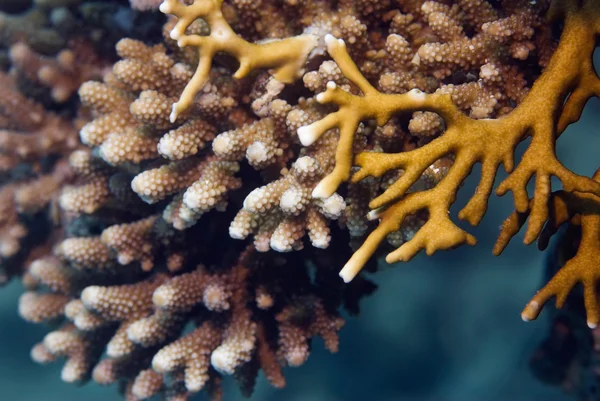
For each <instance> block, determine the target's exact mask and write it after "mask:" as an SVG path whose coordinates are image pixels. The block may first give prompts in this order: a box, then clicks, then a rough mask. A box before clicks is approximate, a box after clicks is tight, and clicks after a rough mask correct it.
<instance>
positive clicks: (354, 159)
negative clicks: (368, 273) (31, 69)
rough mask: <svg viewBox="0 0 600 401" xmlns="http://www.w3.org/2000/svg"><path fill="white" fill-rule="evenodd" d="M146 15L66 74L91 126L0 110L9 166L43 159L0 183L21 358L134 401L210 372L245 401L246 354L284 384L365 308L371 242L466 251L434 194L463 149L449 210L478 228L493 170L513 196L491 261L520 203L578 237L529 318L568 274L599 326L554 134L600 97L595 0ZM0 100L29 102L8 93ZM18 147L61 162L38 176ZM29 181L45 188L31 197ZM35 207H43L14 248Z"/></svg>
mask: <svg viewBox="0 0 600 401" xmlns="http://www.w3.org/2000/svg"><path fill="white" fill-rule="evenodd" d="M156 3H157V2H155V1H152V2H143V1H142V2H132V4H133V5H134V6H136V7H138V8H141V9H146V8H152V7H156V6H157V4H156ZM160 10H161V11H162V12H163V13H165V14H167V15H168V20H167V22H166V24H165V26H164V32H163V34H164V40H163V41H162V43H159V44H155V45H152V46H151V45H148V44H144V43H142V42H140V41H137V40H133V39H122V40H121V41H120V42H119V43H118V44H117V46H116V50H117V54H118V56H119V57H120V58H121V60H120V61H118V62H117V63H115V64H114V65H113V67H112V70H111V71H106V70H104V69H101V70H100V69H99V70H93V71H91V72H92V74H91V76H97V75H101V76H102V81H89V82H86V83H83V84H81V85H79V83H80V82H81V80H82V79H83V78H82V77H86V78H85V79H89V78H87V77H89V76H90V75H87V74H83V73H79V72H77V71H73V72H72V75H73V78H72V79H73V82H75V83H69V82H67V83H66V84H65V85H61V88H64V90H62V91H60V93H59V94H64V96H59V97H56V96H55V98H54V100H55V101H56V102H58V101H59V100H60V101H62V100H64V99H63V98H67V97H69V95H70V93H71V92H72V91H73V88H75V87H77V86H79V90H78V93H79V98H80V100H81V104H77V106H76V109H79V110H78V111H79V112H80V115H81V116H82V119H83V120H85V121H86V123H85V125H83V124H79V122H80V121H78V122H77V124H75V123H70V122H69V121H65V120H63V119H62V118H59V117H57V116H55V115H54V114H51V113H45V112H44V110H43V107H42V106H40V105H37V104H33V103H32V104H31V106H30V109H31V110H32V113H29V114H28V115H26V116H22V115H20V114H19V113H13V112H12V110H13V109H11V107H14V102H11V101H6V102H0V107H1V108H2V110H1V111H2V116H1V119H0V123H1V124H2V126H3V128H5V131H3V132H1V134H2V135H0V139H2V138H4V139H2V143H0V145H2V146H0V148H1V149H0V150H2V155H3V158H2V162H3V165H4V164H6V165H7V166H9V167H10V166H13V165H14V163H17V162H21V163H25V164H27V163H29V164H28V165H30V166H31V168H32V169H33V170H34V171H35V173H36V174H35V175H34V177H33V178H31V177H26V179H23V180H21V179H20V177H8V178H7V179H6V180H3V181H2V185H3V186H2V189H1V192H0V194H1V195H2V196H3V197H6V199H9V200H10V199H15V201H14V202H12V203H11V202H9V203H7V205H8V207H7V208H6V210H3V214H2V215H3V216H4V215H6V216H5V218H4V219H3V222H2V224H3V225H4V227H6V229H5V230H4V231H5V233H3V235H2V238H0V241H1V242H0V245H1V246H0V256H2V258H3V259H2V260H1V263H0V268H1V269H2V271H3V272H4V273H3V274H4V280H8V279H9V278H10V277H14V276H21V277H22V280H23V283H24V284H25V286H26V288H27V292H26V293H25V294H24V295H23V296H22V297H21V300H20V309H19V310H20V313H21V315H22V316H23V317H24V318H25V319H27V320H29V321H31V322H35V323H39V322H50V323H52V324H53V331H52V332H50V333H49V334H48V335H47V336H46V337H45V338H44V340H43V342H41V343H39V344H38V345H36V346H35V347H34V349H33V351H32V356H33V358H34V359H35V360H36V361H39V362H44V363H45V362H50V361H54V360H55V359H58V358H60V357H64V358H66V359H67V362H66V364H65V366H64V368H63V373H62V377H63V379H64V380H65V381H68V382H82V381H85V380H87V379H88V378H90V377H91V378H93V379H94V380H95V381H97V382H99V383H102V384H110V383H115V382H118V383H120V384H121V388H122V390H123V392H124V394H125V396H126V398H127V399H128V400H142V399H147V398H150V397H153V396H155V395H158V394H160V395H162V396H164V397H165V398H166V399H168V400H173V401H175V400H177V401H179V400H186V399H188V397H189V396H190V394H193V393H195V392H198V391H200V390H202V389H205V390H207V391H208V392H209V393H210V395H211V396H212V397H213V398H214V399H220V398H221V396H222V394H221V388H220V383H221V379H222V377H223V376H224V375H232V376H233V377H234V378H235V379H236V380H237V381H238V382H239V384H240V386H241V388H242V390H243V392H244V393H245V394H250V393H251V391H252V388H253V385H254V381H255V378H256V375H257V372H258V370H259V369H260V368H262V369H263V371H264V372H265V376H266V377H267V379H268V380H269V382H270V383H271V384H273V385H274V386H276V387H282V386H284V385H285V379H284V376H283V374H282V368H283V367H285V366H298V365H301V364H302V363H304V361H305V360H306V359H307V358H308V356H309V354H310V349H311V342H312V338H313V337H314V336H320V337H322V338H323V339H324V343H325V347H326V348H327V349H328V350H330V351H332V352H335V351H337V349H338V332H339V330H340V329H341V327H342V326H343V323H344V321H343V319H342V318H341V316H340V308H341V307H342V306H343V307H344V308H346V309H347V310H349V311H350V312H352V313H356V312H358V303H359V301H360V299H361V298H362V297H363V296H365V295H368V294H370V293H371V292H372V291H373V290H374V289H375V286H374V285H373V284H372V283H370V282H369V281H368V280H366V279H365V278H363V277H361V276H360V275H359V276H357V274H358V273H359V271H360V270H361V269H362V268H364V267H365V266H366V265H367V264H370V266H371V267H372V268H371V270H373V269H374V267H373V265H374V258H371V256H373V255H374V254H375V253H376V251H377V249H378V247H379V245H380V244H381V243H382V242H383V241H384V239H387V241H388V242H389V243H390V244H392V245H394V246H395V247H397V250H396V251H394V252H392V253H390V254H389V255H388V258H387V260H388V262H395V261H406V260H409V259H410V258H411V257H413V256H414V255H415V254H416V253H417V252H419V251H420V250H421V249H425V250H426V252H427V253H428V254H431V253H433V252H435V251H436V250H439V249H448V248H453V247H455V246H458V245H461V244H463V243H467V244H474V243H475V238H474V237H473V236H472V235H470V234H468V233H467V232H465V231H464V230H462V229H461V228H459V227H458V226H456V225H455V224H454V223H453V222H452V221H451V220H450V217H449V214H448V210H449V208H450V206H451V205H452V204H453V202H454V201H455V196H456V192H457V190H458V188H459V186H460V185H461V183H462V182H463V181H464V180H465V179H466V177H467V176H468V175H469V174H470V172H471V169H472V168H473V166H474V165H475V164H476V163H481V164H482V174H481V181H480V184H479V187H478V188H477V190H476V192H475V194H474V195H473V196H472V198H471V199H470V201H469V202H468V204H467V205H466V206H465V207H464V208H463V209H462V211H461V212H460V213H459V218H461V219H464V220H467V221H468V222H469V223H471V224H473V225H476V224H478V223H479V222H480V220H481V218H482V217H483V215H484V214H485V212H486V208H487V201H488V198H489V196H490V194H491V191H492V189H493V188H492V187H493V183H494V179H495V176H496V171H497V169H498V167H499V166H500V165H501V164H502V165H503V166H504V168H505V169H506V170H508V171H509V172H510V175H509V176H508V178H507V179H506V180H505V181H504V182H502V183H501V184H500V186H499V187H498V189H497V193H499V194H500V195H502V194H504V193H507V192H509V191H511V192H512V193H513V195H514V199H515V207H516V212H515V213H514V214H513V215H512V216H510V217H509V218H508V219H507V220H506V221H505V223H504V224H503V226H502V232H501V234H500V238H499V240H498V242H497V244H496V247H495V249H494V252H495V253H496V254H498V253H500V252H501V251H502V250H503V249H504V247H505V246H506V244H507V243H508V241H509V240H510V239H511V238H512V236H514V235H515V234H516V233H517V232H518V231H519V229H520V228H521V226H522V225H523V224H524V223H525V221H526V220H527V219H529V225H528V228H527V232H526V234H525V242H526V243H531V242H533V241H534V240H535V239H536V238H538V237H540V239H541V240H540V245H541V246H542V247H543V246H545V245H546V244H547V242H548V238H549V237H550V236H551V235H552V234H554V233H555V232H556V231H557V229H558V227H559V226H560V225H561V224H563V223H567V222H568V223H569V224H570V226H572V227H574V226H580V227H581V230H582V239H581V244H580V246H579V250H578V252H577V254H576V255H575V256H574V257H573V258H572V259H570V260H569V261H568V262H567V263H566V265H565V266H564V267H563V268H562V269H560V270H559V271H558V273H557V274H556V275H555V277H554V278H553V279H552V280H551V281H550V282H549V283H548V285H546V287H544V288H543V289H542V290H541V291H540V292H539V293H538V294H537V295H536V296H535V297H534V298H533V299H532V301H530V303H529V304H528V305H527V307H526V308H525V310H524V312H523V318H524V319H532V318H535V317H536V316H537V315H538V313H539V312H540V309H541V307H542V305H543V304H544V303H545V302H546V301H547V300H548V299H549V298H550V297H552V296H556V297H557V299H558V304H559V305H562V304H563V303H564V302H565V299H566V297H567V295H568V293H569V292H570V290H571V288H572V287H573V286H574V285H575V284H576V283H577V282H578V281H581V282H583V284H584V288H585V291H584V295H585V297H584V298H585V306H586V309H587V315H588V318H587V320H588V325H589V326H591V327H594V326H596V325H597V324H598V321H599V316H598V315H599V308H598V304H597V294H596V290H595V285H596V280H597V275H598V268H597V260H598V258H599V257H600V255H599V252H600V251H599V249H600V244H599V241H600V237H599V235H600V234H599V232H598V230H599V229H600V220H599V219H600V215H599V213H598V210H599V206H598V201H599V200H600V198H598V197H599V196H600V180H599V179H598V178H599V177H598V174H596V175H595V176H594V177H593V178H586V177H581V176H578V175H576V174H574V173H573V172H571V171H569V170H568V169H566V168H565V167H564V166H563V165H562V164H561V163H560V162H559V161H558V160H557V158H556V155H555V152H554V145H555V141H556V139H557V138H558V136H559V135H560V134H561V133H562V132H563V130H564V129H565V128H566V127H567V126H568V125H569V124H571V123H573V122H575V121H576V120H577V119H578V118H579V115H580V113H581V111H582V109H583V107H584V105H585V103H586V101H587V100H588V99H589V98H591V97H593V96H597V95H598V94H599V93H600V80H599V79H598V77H597V76H596V74H595V72H594V69H593V66H592V52H593V51H594V48H595V44H596V39H597V35H598V33H599V32H600V2H598V1H596V0H595V1H592V0H587V1H576V0H566V1H554V2H549V1H522V0H504V1H500V2H493V3H492V2H487V1H485V0H457V1H456V2H451V1H420V0H404V1H403V0H398V1H391V0H340V1H337V2H329V1H324V0H307V1H302V2H297V1H291V0H289V1H283V2H280V1H275V0H262V1H258V2H257V1H247V0H231V1H228V2H223V1H221V0H195V1H184V2H180V1H177V0H166V1H164V2H163V3H162V4H161V5H160ZM548 21H550V23H549V22H548ZM0 28H1V27H0ZM13 28H14V27H13ZM3 29H6V30H8V31H10V30H9V29H8V28H7V27H6V26H4V27H3ZM559 34H560V40H558V38H559ZM20 35H21V36H22V34H20ZM21 36H19V37H21ZM6 37H7V38H13V37H14V35H12V36H11V35H6ZM0 39H1V38H0ZM8 42H9V43H8V45H15V43H14V42H13V41H12V40H9V41H8ZM23 46H24V45H17V47H16V50H14V51H13V53H14V54H13V56H14V57H13V58H14V59H13V60H12V62H13V68H14V69H17V70H18V69H19V68H21V69H23V68H24V66H27V65H28V64H29V63H24V62H23V61H22V60H23V59H24V58H23V57H19V56H22V55H23V54H25V53H27V55H28V57H30V58H31V57H34V58H35V57H37V56H35V54H34V53H33V52H32V51H28V52H25V53H24V51H23V49H26V48H25V47H23ZM26 50H27V49H26ZM47 62H50V61H47ZM61 65H62V64H61ZM68 73H69V71H61V74H60V77H61V80H62V81H64V80H65V79H66V78H65V77H68ZM55 75H56V74H55ZM34 78H35V77H34ZM3 79H4V78H3ZM5 79H6V80H9V79H11V78H10V77H8V76H7V77H6V78H5ZM43 81H44V80H42V84H43V83H44V82H43ZM62 81H61V82H62ZM7 82H9V81H7ZM10 82H11V83H12V81H10ZM51 86H52V87H53V91H54V86H53V85H51ZM3 88H4V86H3ZM7 88H8V86H7ZM53 93H54V92H53ZM8 94H9V95H10V98H9V97H7V96H9V95H8ZM3 97H6V99H8V100H10V99H17V100H18V101H19V102H21V103H22V102H26V101H27V100H24V97H23V95H22V94H20V93H19V90H18V88H17V87H16V86H13V89H10V91H9V90H8V89H7V95H3ZM19 99H21V100H19ZM66 104H67V105H68V104H69V103H68V102H67V103H66ZM38 109H39V110H38ZM35 111H39V112H37V113H36V112H35ZM44 121H47V123H44ZM53 124H62V125H64V127H65V128H64V129H63V130H62V131H61V132H68V133H72V132H76V131H75V129H76V128H79V127H81V129H80V131H79V134H80V135H79V136H80V139H81V142H82V144H77V143H73V141H72V140H71V139H72V136H71V135H67V134H65V135H64V136H61V137H56V138H55V135H54V133H55V130H54V129H52V127H54V125H53ZM9 129H10V130H19V132H21V134H16V133H14V132H8V131H7V130H9ZM45 130H48V131H49V132H48V133H45ZM27 133H32V134H31V135H30V134H27ZM44 135H46V136H48V135H49V136H48V141H41V140H40V138H42V137H43V136H44ZM528 137H531V142H530V144H529V147H528V148H527V151H526V152H525V154H524V155H523V157H522V159H521V160H520V162H519V163H518V165H517V166H516V168H515V167H514V166H513V164H514V161H513V152H514V149H515V147H516V146H517V145H518V144H519V143H520V142H522V141H523V140H524V139H526V138H528ZM4 144H6V146H5V145H4ZM83 145H85V146H83ZM303 145H304V146H303ZM8 148H16V149H18V150H19V152H17V155H14V154H9V152H6V151H5V149H8ZM74 148H76V149H75V150H74ZM73 150H74V151H73ZM23 152H24V153H23ZM32 152H33V153H32ZM71 152H72V153H71ZM21 153H23V154H21ZM69 153H71V154H70V156H67V155H68V154H69ZM33 154H35V155H41V156H39V158H41V157H42V156H43V157H47V158H50V157H51V156H52V160H54V161H56V160H58V162H55V163H54V164H50V167H47V168H46V169H45V170H44V169H42V168H41V167H39V166H38V165H37V163H36V162H35V160H33V158H32V157H28V155H33ZM4 159H6V161H5V160H4ZM67 159H68V162H67ZM11 163H12V164H11ZM351 175H352V178H351V179H350V177H351ZM533 176H535V192H534V196H533V198H532V199H529V196H528V193H527V191H526V185H527V183H528V181H529V180H530V178H532V177H533ZM552 176H554V177H557V178H558V179H559V180H560V181H561V182H562V184H563V189H562V190H561V191H558V192H554V193H552V192H551V188H550V179H551V177H552ZM348 180H350V183H348V184H347V185H342V184H343V183H344V182H345V181H348ZM42 184H43V185H42ZM36 188H37V190H39V191H42V192H43V193H44V194H46V193H47V196H45V197H44V198H43V199H33V198H32V196H31V193H32V190H36ZM25 195H27V196H25ZM3 199H4V198H3ZM54 200H56V201H55V202H54ZM30 204H32V205H33V206H35V207H29V205H30ZM48 204H50V205H54V207H52V208H51V210H53V211H54V213H53V214H52V216H54V217H56V218H55V219H53V220H52V221H46V223H47V227H48V230H46V231H47V232H45V234H44V236H43V238H35V241H34V240H29V237H28V236H27V235H26V233H27V232H28V228H30V227H33V224H34V223H32V221H37V220H33V219H32V217H31V216H36V218H38V219H40V218H43V216H40V210H41V209H44V208H48ZM369 209H372V211H371V212H369ZM376 219H379V226H378V227H376V228H375V229H374V230H373V231H371V233H370V234H368V236H367V238H366V239H364V243H363V244H362V246H360V247H358V246H357V245H356V244H359V243H360V242H361V241H362V240H363V237H364V236H366V235H367V233H368V232H369V230H370V229H371V224H372V223H371V220H376ZM332 220H335V221H336V224H332V222H331V221H332ZM52 223H54V226H52ZM35 224H37V223H35ZM11 227H16V228H15V229H12V228H11ZM52 227H53V228H54V230H51V228H52ZM305 236H306V237H307V240H306V241H305ZM348 236H349V237H350V240H349V242H350V247H349V246H348ZM230 238H234V239H249V238H250V239H251V240H252V241H247V242H244V241H232V240H228V239H230ZM308 243H310V246H305V245H308ZM351 248H358V249H357V250H356V252H355V253H354V254H353V255H351V253H352V252H351V251H350V249H351ZM292 251H294V252H298V255H299V256H298V257H296V256H295V254H293V253H288V252H292ZM15 255H16V256H15ZM290 255H294V256H291V257H290ZM17 256H18V257H17ZM348 258H349V261H348V263H347V264H346V265H345V266H344V268H343V269H342V270H341V273H340V275H341V276H342V278H343V280H340V279H339V277H338V276H337V269H338V268H339V266H341V265H342V263H343V262H344V261H346V260H348ZM30 261H31V262H30ZM344 281H346V282H349V283H347V284H345V283H344ZM103 356H104V357H103Z"/></svg>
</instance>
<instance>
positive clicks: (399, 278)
mask: <svg viewBox="0 0 600 401" xmlns="http://www.w3.org/2000/svg"><path fill="white" fill-rule="evenodd" d="M596 59H597V61H600V57H598V55H597V57H596ZM597 64H598V63H597ZM599 124H600V102H599V101H598V100H596V99H594V100H592V101H590V103H589V104H588V106H587V107H586V109H585V111H584V114H583V117H582V120H581V121H580V123H579V124H576V125H575V126H571V127H570V128H569V129H568V131H569V132H568V135H565V136H564V139H562V140H560V141H559V142H558V150H557V154H558V157H559V159H560V160H561V161H563V163H564V164H565V165H566V166H567V167H568V168H570V169H572V170H573V171H575V172H577V173H579V174H584V175H588V176H590V175H592V174H593V173H594V170H595V168H596V167H597V159H598V150H599V149H600V135H599V132H598V125H599ZM524 145H526V144H522V146H521V147H520V148H519V149H521V151H522V150H523V149H524V148H525V146H524ZM521 153H522V152H521ZM502 177H503V175H502V174H500V177H499V178H498V180H500V179H502ZM476 181H477V174H472V175H471V177H470V179H469V180H468V181H467V183H466V184H465V186H464V187H463V188H462V190H461V191H460V193H459V194H460V195H461V196H460V197H459V200H458V201H457V203H456V206H458V207H459V206H461V205H463V204H464V200H465V199H467V197H468V195H469V194H470V193H472V191H473V190H474V188H475V185H476ZM455 209H456V210H458V209H457V208H455ZM456 210H454V213H456ZM511 211H512V199H511V197H510V196H506V197H504V198H492V200H491V202H490V208H489V211H488V213H487V215H486V216H485V218H484V219H483V221H482V223H481V225H480V226H479V227H476V228H472V227H469V231H470V232H471V233H473V234H475V235H476V237H477V238H478V241H479V242H478V244H477V245H476V246H475V247H466V246H465V247H461V248H460V249H458V250H455V251H452V252H439V253H437V254H435V255H434V256H432V257H426V256H425V255H423V254H421V255H419V256H418V257H416V258H415V259H413V261H411V262H409V263H406V264H402V265H399V264H398V265H394V266H392V267H389V268H385V269H383V270H382V271H380V272H378V273H377V274H376V275H374V276H373V277H372V278H373V279H374V281H375V282H376V283H377V284H378V285H379V290H378V291H377V292H376V293H375V294H374V295H372V296H370V297H368V298H367V299H365V300H364V301H363V302H362V304H361V306H362V308H361V314H360V316H358V317H348V319H347V323H346V326H345V327H344V329H343V330H342V332H341V343H340V352H339V353H338V354H337V355H336V354H329V353H328V352H325V351H324V350H323V347H322V343H321V340H319V339H317V340H315V341H314V342H313V347H314V350H313V353H312V355H311V358H309V360H308V361H307V362H306V364H304V365H303V366H302V367H300V368H297V369H294V368H287V369H285V374H286V378H287V387H286V388H285V389H284V390H277V389H274V388H272V387H270V386H269V385H268V384H267V383H266V381H265V379H264V377H263V376H262V375H261V377H260V379H259V382H258V385H257V386H256V389H255V392H254V395H253V397H252V399H254V400H261V401H271V400H273V401H275V400H285V401H302V400H314V401H355V400H356V401H359V400H365V401H366V400H377V401H426V400H440V401H455V400H456V401H459V400H460V401H475V400H477V401H504V400H512V401H526V400H546V401H559V400H569V399H572V398H571V396H569V395H568V394H565V393H564V391H563V390H562V389H560V388H555V387H549V386H547V385H544V384H542V383H540V382H539V381H537V380H536V379H535V378H534V377H533V375H532V374H531V372H530V370H529V367H528V361H529V358H530V356H531V354H532V353H533V351H534V350H535V349H536V347H537V346H538V345H539V343H540V342H541V341H542V340H543V338H544V336H546V335H547V329H548V311H545V312H543V313H542V315H541V317H540V318H539V319H538V320H537V321H535V322H532V323H527V324H526V323H524V322H522V320H521V318H520V311H521V309H522V308H523V306H524V305H525V303H526V302H527V301H528V300H529V299H530V297H531V296H532V295H533V293H534V292H535V291H536V290H537V289H538V288H540V287H541V286H542V281H543V276H544V260H545V256H546V253H542V252H539V251H538V250H537V248H536V246H535V245H532V246H529V247H524V246H523V245H522V244H521V243H519V241H520V240H522V233H521V234H520V235H519V236H517V238H516V239H515V240H513V242H512V243H511V244H510V245H509V247H508V249H507V250H506V251H505V252H504V253H503V255H502V256H500V257H493V256H492V254H491V249H492V246H493V243H494V241H495V239H496V236H497V234H498V231H499V229H498V227H499V225H500V224H501V222H502V221H503V220H504V219H505V218H506V217H507V216H508V215H509V214H510V212H511ZM382 263H384V262H382ZM21 293H22V288H21V284H20V283H19V282H18V281H17V280H14V281H13V282H11V283H10V284H9V285H8V286H6V287H5V288H3V289H2V290H1V291H0V322H1V323H0V324H1V325H0V401H38V400H39V401H71V400H86V401H111V400H119V399H120V396H119V395H118V394H117V393H116V392H115V389H114V388H113V387H109V388H103V387H101V386H99V385H97V384H95V383H89V384H87V385H85V386H83V387H80V388H78V387H76V386H73V385H70V384H67V383H63V382H62V381H61V380H60V369H61V364H59V363H56V364H51V365H49V366H42V365H38V364H36V363H34V362H33V361H32V360H31V359H30V357H29V351H30V349H31V347H32V345H34V344H35V343H36V342H38V341H39V339H40V338H42V337H43V336H44V335H45V334H46V329H45V328H44V327H43V326H42V325H34V324H29V323H27V322H25V321H23V320H22V319H21V318H20V317H19V316H18V313H17V301H18V297H19V295H20V294H21ZM228 379H229V378H228ZM226 387H227V389H226V391H225V400H229V401H233V400H241V399H244V398H243V397H242V396H241V395H240V393H239V391H238V390H237V388H236V386H235V385H234V383H233V381H232V380H227V379H226ZM194 399H196V400H203V399H205V395H204V394H199V395H197V396H196V397H195V398H194Z"/></svg>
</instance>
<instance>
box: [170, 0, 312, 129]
mask: <svg viewBox="0 0 600 401" xmlns="http://www.w3.org/2000/svg"><path fill="white" fill-rule="evenodd" d="M222 3H223V0H195V1H194V2H193V3H192V4H191V5H189V6H186V5H184V4H182V3H180V2H179V1H178V0H165V1H164V2H163V3H162V4H161V6H160V11H162V12H163V13H165V14H171V15H174V16H176V17H177V18H178V19H179V20H178V21H177V24H176V25H175V27H174V28H173V29H172V30H171V33H170V36H171V38H172V39H175V40H177V44H178V45H179V47H186V46H194V47H197V48H198V54H199V59H200V61H199V63H198V67H197V68H196V72H195V73H194V76H193V77H192V79H191V80H190V81H189V82H188V84H187V86H186V87H185V89H184V90H183V92H182V93H181V96H180V98H179V101H177V102H176V103H174V104H173V111H172V113H171V117H170V118H171V121H172V122H174V121H175V120H177V117H178V116H179V115H180V114H181V113H182V112H184V111H185V110H187V109H188V108H189V106H190V105H191V103H192V102H193V101H194V97H195V96H196V94H197V93H198V92H199V91H200V89H202V87H203V86H204V84H205V83H206V81H207V80H208V76H209V73H210V68H211V65H212V59H213V57H214V56H215V54H216V53H218V52H224V53H227V54H230V55H231V56H233V57H235V58H236V59H237V60H238V61H239V63H240V65H239V67H238V70H237V71H236V72H235V73H234V74H233V76H234V77H235V78H238V79H239V78H243V77H245V76H246V75H248V74H249V73H250V72H252V71H253V70H256V69H259V68H272V69H273V75H274V77H275V79H277V80H278V81H280V82H282V83H285V84H287V83H291V82H293V81H295V80H296V79H298V78H300V77H301V76H302V72H303V66H304V63H305V61H306V59H307V57H308V54H309V52H310V51H311V50H312V49H313V48H314V47H315V46H316V44H317V38H316V37H315V36H313V35H299V36H294V37H291V38H286V39H280V40H272V41H264V42H262V43H251V42H247V41H246V40H244V39H242V38H241V37H240V36H238V35H237V34H236V33H235V32H234V31H233V29H232V28H231V26H229V23H227V21H226V20H225V17H224V16H223V13H222V11H221V5H222ZM198 18H202V19H203V20H205V21H206V23H207V24H208V25H209V26H210V34H209V35H208V36H199V35H186V33H185V31H186V29H187V28H188V27H189V26H190V25H191V24H192V23H193V22H194V21H196V20H197V19H198Z"/></svg>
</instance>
